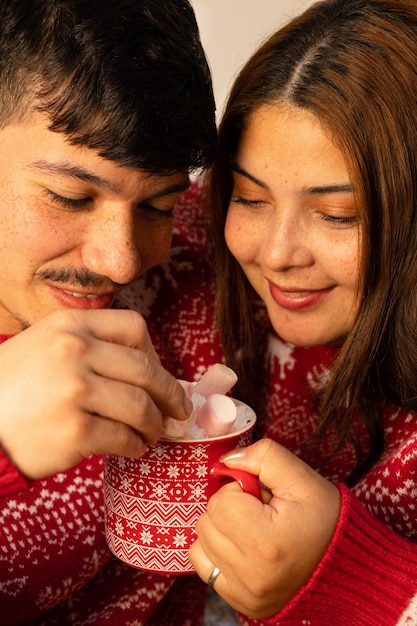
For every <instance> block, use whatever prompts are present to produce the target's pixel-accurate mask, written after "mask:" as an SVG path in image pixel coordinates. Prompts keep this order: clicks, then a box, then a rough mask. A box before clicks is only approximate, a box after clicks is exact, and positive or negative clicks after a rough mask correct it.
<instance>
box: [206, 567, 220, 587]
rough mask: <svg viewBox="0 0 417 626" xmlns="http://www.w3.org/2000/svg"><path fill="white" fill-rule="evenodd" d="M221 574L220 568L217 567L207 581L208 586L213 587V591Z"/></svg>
mask: <svg viewBox="0 0 417 626" xmlns="http://www.w3.org/2000/svg"><path fill="white" fill-rule="evenodd" d="M219 574H220V570H219V568H218V567H215V568H214V570H213V571H212V572H211V574H210V576H209V579H208V581H207V584H208V586H209V587H211V588H212V589H213V588H214V583H215V582H216V578H217V576H218V575H219Z"/></svg>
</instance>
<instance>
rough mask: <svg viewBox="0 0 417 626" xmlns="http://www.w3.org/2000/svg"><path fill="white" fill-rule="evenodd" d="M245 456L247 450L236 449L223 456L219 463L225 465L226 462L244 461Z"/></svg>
mask: <svg viewBox="0 0 417 626" xmlns="http://www.w3.org/2000/svg"><path fill="white" fill-rule="evenodd" d="M245 454H246V450H245V448H236V450H231V451H230V452H226V453H225V454H222V455H221V457H220V458H219V461H221V462H222V463H224V462H225V461H231V460H233V459H236V460H238V459H243V457H244V456H245Z"/></svg>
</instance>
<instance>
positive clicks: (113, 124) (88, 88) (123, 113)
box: [0, 0, 216, 174]
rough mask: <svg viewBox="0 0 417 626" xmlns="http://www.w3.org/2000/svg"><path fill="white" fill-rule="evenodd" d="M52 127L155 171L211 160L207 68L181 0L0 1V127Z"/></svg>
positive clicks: (115, 157) (130, 163)
mask: <svg viewBox="0 0 417 626" xmlns="http://www.w3.org/2000/svg"><path fill="white" fill-rule="evenodd" d="M34 111H41V112H43V113H45V114H46V115H47V117H48V119H49V122H50V129H51V130H53V131H56V132H62V133H64V134H65V135H66V136H67V137H68V139H69V141H70V142H71V143H72V144H74V145H85V146H87V147H88V148H92V149H96V150H98V152H99V153H100V154H101V155H102V156H103V157H105V158H106V159H111V160H113V161H117V162H119V163H120V164H121V165H123V166H127V167H134V168H140V169H143V170H145V171H149V172H152V173H161V174H165V173H171V172H173V171H178V170H184V171H188V170H198V169H200V168H205V167H207V166H208V165H210V163H211V160H212V154H213V151H214V143H215V134H216V130H215V115H214V98H213V92H212V85H211V78H210V72H209V68H208V65H207V61H206V58H205V55H204V51H203V49H202V46H201V43H200V39H199V32H198V27H197V23H196V20H195V16H194V12H193V10H192V8H191V6H190V4H189V2H188V1H187V0H0V127H4V126H6V125H7V124H10V123H11V122H16V123H19V122H22V121H25V120H27V119H28V118H30V115H31V114H33V112H34Z"/></svg>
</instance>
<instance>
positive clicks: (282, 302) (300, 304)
mask: <svg viewBox="0 0 417 626" xmlns="http://www.w3.org/2000/svg"><path fill="white" fill-rule="evenodd" d="M268 283H269V290H270V292H271V296H272V298H273V299H274V301H275V302H276V303H277V304H278V305H279V306H280V307H282V308H283V309H288V310H290V311H300V310H302V309H308V308H310V307H312V306H315V305H316V304H319V303H320V302H322V301H323V300H324V299H325V298H326V297H327V296H328V295H329V293H330V292H331V291H332V290H333V287H328V288H327V289H311V290H303V289H296V288H291V287H286V288H285V289H283V288H280V287H277V286H276V285H274V284H273V283H271V282H269V281H268Z"/></svg>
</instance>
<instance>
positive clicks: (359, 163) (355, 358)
mask: <svg viewBox="0 0 417 626" xmlns="http://www.w3.org/2000/svg"><path fill="white" fill-rule="evenodd" d="M274 102H284V103H287V104H289V105H291V106H296V107H298V108H301V109H305V110H307V111H309V112H311V113H313V114H314V115H316V117H317V118H318V119H319V120H320V122H321V123H322V124H323V127H324V128H325V129H327V130H328V131H329V132H330V134H331V136H332V138H333V140H334V142H335V143H336V144H337V145H338V147H339V148H340V149H341V150H342V152H343V154H344V156H345V159H346V162H347V164H348V168H349V171H350V176H351V180H352V183H353V187H354V190H355V193H356V194H357V200H358V206H359V207H362V209H361V215H360V219H361V225H362V229H361V231H362V239H361V268H362V272H361V281H360V287H359V293H358V297H359V311H358V314H357V318H356V321H355V324H354V326H353V328H352V329H351V331H350V333H349V334H348V336H347V337H346V338H345V340H344V343H343V346H342V349H341V352H340V354H339V356H338V358H337V360H336V362H335V363H334V366H333V368H332V371H331V375H330V379H329V381H328V383H327V384H326V387H325V388H324V389H323V390H322V392H321V395H320V398H319V399H318V402H319V414H320V425H319V428H318V432H317V436H318V437H320V436H322V435H323V434H324V432H325V431H326V430H327V429H328V428H329V427H332V428H336V429H337V430H338V432H339V435H340V442H342V441H344V440H345V439H346V438H350V439H352V440H354V439H355V436H354V435H355V434H354V432H352V430H353V428H352V423H353V417H354V415H356V414H357V413H358V412H359V413H360V415H361V416H362V417H363V420H364V422H365V425H366V428H367V431H368V434H369V441H370V444H369V448H368V449H367V450H365V451H363V452H364V456H363V458H362V457H361V455H360V454H359V456H358V463H357V466H356V468H355V470H354V472H353V473H352V476H351V482H353V481H354V480H355V479H356V478H357V477H358V476H360V475H361V474H362V473H363V472H364V471H366V469H367V467H369V466H370V465H372V464H373V463H374V462H375V460H376V458H377V457H378V456H379V455H380V453H381V451H382V450H383V447H384V423H383V407H384V405H385V404H387V403H392V404H397V405H400V406H403V407H406V408H408V409H410V410H412V411H414V412H417V207H416V201H417V3H416V2H415V0H324V1H322V2H318V3H316V4H315V5H313V6H312V7H311V8H309V9H308V10H307V11H305V12H304V13H303V14H302V15H301V16H299V17H297V18H296V19H294V20H292V21H291V22H290V23H289V24H288V25H286V26H285V27H284V28H282V29H280V30H279V31H278V32H276V33H275V34H273V35H272V36H271V37H270V38H269V39H268V40H267V41H266V42H265V43H264V44H263V45H262V46H261V47H260V48H259V50H258V51H257V52H256V53H255V54H254V55H253V56H252V58H251V59H250V60H249V61H248V63H247V64H246V65H245V66H244V67H243V69H242V70H241V72H240V74H239V76H238V77H237V79H236V81H235V83H234V86H233V88H232V90H231V94H230V97H229V100H228V102H227V105H226V109H225V113H224V116H223V119H222V121H221V124H220V128H219V141H218V148H217V156H216V160H215V164H214V167H213V170H212V188H213V198H212V200H213V212H214V242H215V247H216V254H217V262H216V267H217V280H218V285H217V291H218V318H219V324H220V328H221V332H222V339H223V343H224V348H225V352H226V357H227V360H228V362H229V363H230V364H231V365H232V366H233V367H235V368H236V369H237V370H238V373H239V374H240V379H241V381H242V385H241V389H240V395H241V397H244V398H245V399H246V400H248V401H250V402H252V404H254V403H256V400H255V395H252V396H251V393H250V391H251V388H250V381H254V385H255V384H256V381H257V377H259V376H262V375H263V373H262V372H261V370H262V369H263V368H262V366H261V365H260V360H259V359H260V355H262V354H263V353H265V351H266V345H265V333H264V332H263V331H262V326H261V325H260V324H258V321H257V310H256V298H255V295H254V294H253V292H252V290H251V287H250V286H249V283H248V282H247V280H246V278H245V276H244V274H243V272H242V270H241V269H240V267H239V265H238V264H237V262H236V261H235V259H234V258H233V257H232V256H231V254H230V253H229V251H228V250H227V247H226V244H225V241H224V236H223V232H224V224H225V219H226V215H227V210H228V205H229V201H230V196H231V191H232V176H231V163H232V161H233V158H234V155H235V153H236V150H237V147H238V144H239V139H240V136H241V133H242V131H243V130H244V129H245V126H246V125H247V124H248V121H249V118H250V116H251V114H252V113H253V112H254V111H256V110H257V109H258V108H259V107H260V106H263V105H265V104H272V103H274ZM261 358H262V357H261ZM252 391H253V390H252ZM257 408H258V410H259V411H260V413H262V407H259V406H258V407H257Z"/></svg>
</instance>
